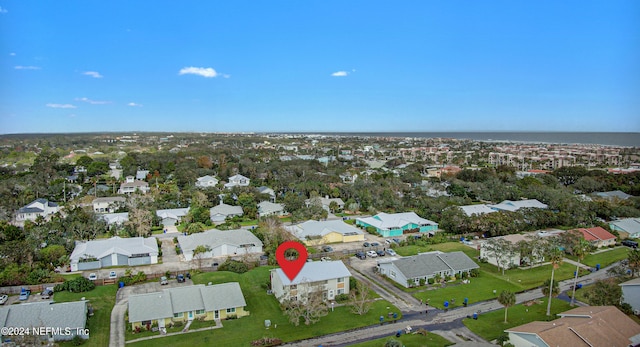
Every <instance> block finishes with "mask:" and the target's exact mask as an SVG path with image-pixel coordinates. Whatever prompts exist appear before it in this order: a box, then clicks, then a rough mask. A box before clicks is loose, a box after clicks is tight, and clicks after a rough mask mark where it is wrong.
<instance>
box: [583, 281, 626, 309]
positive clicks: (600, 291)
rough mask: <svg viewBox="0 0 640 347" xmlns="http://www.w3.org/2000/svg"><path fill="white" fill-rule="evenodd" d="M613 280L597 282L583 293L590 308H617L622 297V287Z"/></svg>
mask: <svg viewBox="0 0 640 347" xmlns="http://www.w3.org/2000/svg"><path fill="white" fill-rule="evenodd" d="M618 284H619V281H617V280H616V279H614V278H607V279H604V280H598V281H596V283H594V284H593V286H590V287H591V288H589V290H588V291H587V292H586V293H585V296H586V297H587V300H588V301H589V305H592V306H619V305H620V298H621V297H622V287H620V286H619V285H618Z"/></svg>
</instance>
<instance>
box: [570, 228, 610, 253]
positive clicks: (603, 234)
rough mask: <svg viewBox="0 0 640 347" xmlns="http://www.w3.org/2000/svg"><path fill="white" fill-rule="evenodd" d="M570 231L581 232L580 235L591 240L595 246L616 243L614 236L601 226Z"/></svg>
mask: <svg viewBox="0 0 640 347" xmlns="http://www.w3.org/2000/svg"><path fill="white" fill-rule="evenodd" d="M572 231H573V232H578V233H581V234H582V237H584V239H585V240H587V241H589V242H591V244H593V245H594V246H595V247H596V248H600V247H607V246H614V245H615V244H616V236H615V235H613V234H612V233H610V232H608V231H606V230H604V229H603V228H602V227H595V228H579V229H573V230H572Z"/></svg>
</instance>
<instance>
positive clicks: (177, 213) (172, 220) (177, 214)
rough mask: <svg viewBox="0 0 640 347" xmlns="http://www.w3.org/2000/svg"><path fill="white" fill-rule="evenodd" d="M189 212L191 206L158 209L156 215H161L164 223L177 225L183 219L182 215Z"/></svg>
mask: <svg viewBox="0 0 640 347" xmlns="http://www.w3.org/2000/svg"><path fill="white" fill-rule="evenodd" d="M188 213H189V208H188V207H186V208H172V209H166V210H157V211H156V216H158V217H160V219H161V221H160V223H162V225H164V226H170V225H176V224H178V223H180V222H181V221H182V217H184V216H186V215H187V214H188Z"/></svg>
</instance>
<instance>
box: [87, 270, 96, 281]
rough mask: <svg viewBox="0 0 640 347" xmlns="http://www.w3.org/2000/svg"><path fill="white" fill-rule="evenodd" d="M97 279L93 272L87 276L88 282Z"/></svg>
mask: <svg viewBox="0 0 640 347" xmlns="http://www.w3.org/2000/svg"><path fill="white" fill-rule="evenodd" d="M97 279H98V275H96V273H95V272H92V273H90V274H89V281H95V280H97Z"/></svg>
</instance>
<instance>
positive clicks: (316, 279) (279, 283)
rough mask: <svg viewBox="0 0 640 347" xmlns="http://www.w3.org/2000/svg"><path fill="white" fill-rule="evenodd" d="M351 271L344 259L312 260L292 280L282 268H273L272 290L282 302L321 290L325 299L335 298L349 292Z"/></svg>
mask: <svg viewBox="0 0 640 347" xmlns="http://www.w3.org/2000/svg"><path fill="white" fill-rule="evenodd" d="M349 277H351V272H349V270H348V269H347V267H346V266H345V265H344V264H343V263H342V261H339V260H335V261H312V262H306V263H304V267H303V268H302V270H300V272H299V273H298V275H297V276H296V277H295V278H294V279H293V281H292V280H290V279H289V277H287V276H286V275H285V274H284V272H283V271H282V269H281V268H277V269H273V270H271V290H272V291H273V294H274V295H275V297H276V298H277V299H278V301H280V302H284V301H285V300H289V299H293V298H294V297H295V299H294V300H305V294H306V293H311V292H318V291H319V292H321V293H322V297H323V298H324V299H325V300H333V299H334V298H335V296H336V295H340V294H349Z"/></svg>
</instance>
